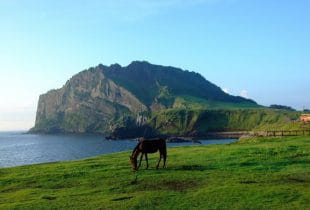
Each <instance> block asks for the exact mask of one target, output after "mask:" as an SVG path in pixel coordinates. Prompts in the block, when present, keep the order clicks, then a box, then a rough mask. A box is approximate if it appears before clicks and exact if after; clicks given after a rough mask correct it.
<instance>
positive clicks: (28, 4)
mask: <svg viewBox="0 0 310 210" xmlns="http://www.w3.org/2000/svg"><path fill="white" fill-rule="evenodd" d="M309 8H310V2H309V1H306V0H297V1H294V2H293V1H289V0H284V1H276V0H271V1H267V0H263V1H262V0H251V1H248V0H193V1H184V0H157V1H155V0H150V1H145V0H133V1H130V2H129V1H128V2H127V1H123V0H105V1H99V0H90V1H87V3H83V1H73V0H63V1H38V0H29V1H11V0H0V27H1V33H0V46H1V48H0V58H1V59H0V61H1V62H0V69H1V70H0V131H13V130H22V131H25V130H28V129H29V128H30V127H32V126H33V125H34V121H35V112H36V107H37V102H38V98H39V95H40V94H43V93H45V92H47V91H48V90H50V89H57V88H60V87H62V86H63V85H64V84H65V82H66V81H67V80H68V79H70V78H71V77H72V76H73V75H74V74H76V73H78V72H80V71H82V70H84V69H87V68H89V67H92V66H96V65H98V64H99V63H102V64H103V65H110V64H113V63H119V64H120V65H122V66H126V65H128V64H129V63H130V62H132V61H134V60H145V61H148V62H150V63H153V64H159V65H165V66H166V65H169V66H175V67H178V68H182V69H187V70H190V71H195V72H198V73H200V74H201V75H202V76H204V77H205V78H206V79H207V80H209V81H210V82H212V83H214V84H216V85H217V86H219V87H221V88H222V89H223V90H224V91H225V92H228V93H229V94H232V95H241V96H244V97H248V98H250V99H253V100H255V101H256V102H257V103H259V104H261V105H265V106H269V105H271V104H281V105H287V106H291V107H294V108H295V109H298V110H301V109H303V108H307V109H310V97H309V93H308V92H309V91H310V85H309V78H310V71H309V69H310V64H309V60H310V40H309V37H310V27H309V20H310V14H309V12H308V9H309Z"/></svg>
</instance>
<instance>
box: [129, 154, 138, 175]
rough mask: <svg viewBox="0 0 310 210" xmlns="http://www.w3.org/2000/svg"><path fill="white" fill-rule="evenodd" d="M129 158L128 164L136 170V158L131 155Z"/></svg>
mask: <svg viewBox="0 0 310 210" xmlns="http://www.w3.org/2000/svg"><path fill="white" fill-rule="evenodd" d="M129 160H130V164H131V166H132V169H133V170H135V171H136V170H137V169H138V166H137V158H134V157H133V156H129Z"/></svg>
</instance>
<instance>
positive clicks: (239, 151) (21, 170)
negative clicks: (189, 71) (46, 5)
mask: <svg viewBox="0 0 310 210" xmlns="http://www.w3.org/2000/svg"><path fill="white" fill-rule="evenodd" d="M129 154H130V152H123V153H115V154H110V155H103V156H98V157H94V158H89V159H85V160H78V161H71V162H59V163H50V164H40V165H31V166H22V167H15V168H2V169H0V209H10V208H16V209H25V208H32V209H40V208H58V209H99V208H104V209H128V208H132V209H191V208H195V209H196V208H197V209H307V208H309V206H310V137H289V138H260V139H257V138H254V139H242V140H240V141H239V142H238V143H234V144H229V145H212V146H191V147H178V148H169V149H168V167H167V168H166V169H158V170H156V169H154V166H155V164H156V161H157V156H158V155H157V154H154V155H151V156H150V166H151V168H150V169H149V170H144V169H143V170H141V171H139V172H138V173H136V174H135V173H134V172H132V171H131V169H130V167H129V161H128V155H129ZM136 175H137V180H135V178H136Z"/></svg>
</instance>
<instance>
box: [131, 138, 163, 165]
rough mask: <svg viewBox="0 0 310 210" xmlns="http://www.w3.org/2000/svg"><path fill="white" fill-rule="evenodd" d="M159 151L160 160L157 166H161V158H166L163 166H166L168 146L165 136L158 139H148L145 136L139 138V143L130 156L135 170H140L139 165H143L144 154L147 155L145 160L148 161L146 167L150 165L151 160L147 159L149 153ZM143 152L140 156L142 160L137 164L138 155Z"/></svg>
mask: <svg viewBox="0 0 310 210" xmlns="http://www.w3.org/2000/svg"><path fill="white" fill-rule="evenodd" d="M157 151H159V154H160V156H159V161H158V163H157V166H156V168H158V167H159V163H160V161H161V159H162V158H163V159H164V165H163V167H165V166H166V159H167V147H166V140H165V139H163V138H157V139H149V140H146V139H144V138H140V139H139V143H138V144H137V146H136V147H135V149H134V150H133V151H132V154H131V156H130V163H131V165H132V168H133V170H138V169H139V167H140V166H141V162H142V158H143V155H144V156H145V161H146V168H148V167H149V162H148V159H147V153H155V152H157ZM140 153H141V156H140V162H139V166H138V165H137V164H138V163H137V162H138V161H137V159H138V156H139V154H140Z"/></svg>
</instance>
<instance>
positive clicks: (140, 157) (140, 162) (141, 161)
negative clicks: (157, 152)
mask: <svg viewBox="0 0 310 210" xmlns="http://www.w3.org/2000/svg"><path fill="white" fill-rule="evenodd" d="M142 158H143V153H141V156H140V162H139V166H138V169H139V168H140V166H141V162H142Z"/></svg>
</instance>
